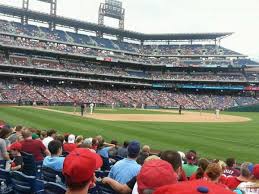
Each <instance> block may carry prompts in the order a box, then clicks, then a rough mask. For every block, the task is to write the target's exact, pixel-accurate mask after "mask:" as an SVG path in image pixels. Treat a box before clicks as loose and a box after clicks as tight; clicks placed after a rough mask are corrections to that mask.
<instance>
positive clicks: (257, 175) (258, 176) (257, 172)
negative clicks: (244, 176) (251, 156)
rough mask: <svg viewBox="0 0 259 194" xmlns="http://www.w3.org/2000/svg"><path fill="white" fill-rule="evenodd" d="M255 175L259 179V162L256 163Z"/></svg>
mask: <svg viewBox="0 0 259 194" xmlns="http://www.w3.org/2000/svg"><path fill="white" fill-rule="evenodd" d="M253 175H254V177H255V178H256V179H259V164H255V165H254V168H253Z"/></svg>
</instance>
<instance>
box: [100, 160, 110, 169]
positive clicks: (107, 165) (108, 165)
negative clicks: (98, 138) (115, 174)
mask: <svg viewBox="0 0 259 194" xmlns="http://www.w3.org/2000/svg"><path fill="white" fill-rule="evenodd" d="M101 157H102V156H101ZM102 160H103V165H102V167H101V170H102V171H107V170H108V171H109V170H110V169H111V165H110V161H109V158H105V157H102Z"/></svg>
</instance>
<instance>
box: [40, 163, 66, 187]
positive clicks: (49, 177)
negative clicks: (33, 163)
mask: <svg viewBox="0 0 259 194" xmlns="http://www.w3.org/2000/svg"><path fill="white" fill-rule="evenodd" d="M57 175H58V176H59V177H60V178H61V181H62V182H63V183H64V182H65V181H64V180H65V179H64V176H63V174H62V173H61V172H58V171H55V170H53V169H51V168H48V167H42V178H43V180H44V181H47V182H56V176H57Z"/></svg>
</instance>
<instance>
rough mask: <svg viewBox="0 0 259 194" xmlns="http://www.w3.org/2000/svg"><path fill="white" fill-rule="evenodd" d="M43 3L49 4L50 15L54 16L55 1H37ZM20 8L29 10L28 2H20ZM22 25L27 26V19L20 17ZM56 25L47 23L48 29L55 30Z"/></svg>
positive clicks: (24, 0)
mask: <svg viewBox="0 0 259 194" xmlns="http://www.w3.org/2000/svg"><path fill="white" fill-rule="evenodd" d="M37 1H41V2H45V3H49V4H50V15H52V16H56V15H57V0H37ZM22 8H23V9H25V10H26V11H28V9H29V0H23V2H22ZM21 20H22V23H23V24H28V17H27V16H22V18H21ZM55 27H56V24H55V23H54V22H53V21H50V22H49V28H50V29H55Z"/></svg>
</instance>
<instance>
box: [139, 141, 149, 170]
mask: <svg viewBox="0 0 259 194" xmlns="http://www.w3.org/2000/svg"><path fill="white" fill-rule="evenodd" d="M149 154H150V147H149V146H148V145H144V146H143V147H142V150H141V152H140V154H139V156H138V158H137V163H138V164H140V165H143V164H144V161H145V159H146V158H147V157H148V156H149Z"/></svg>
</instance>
